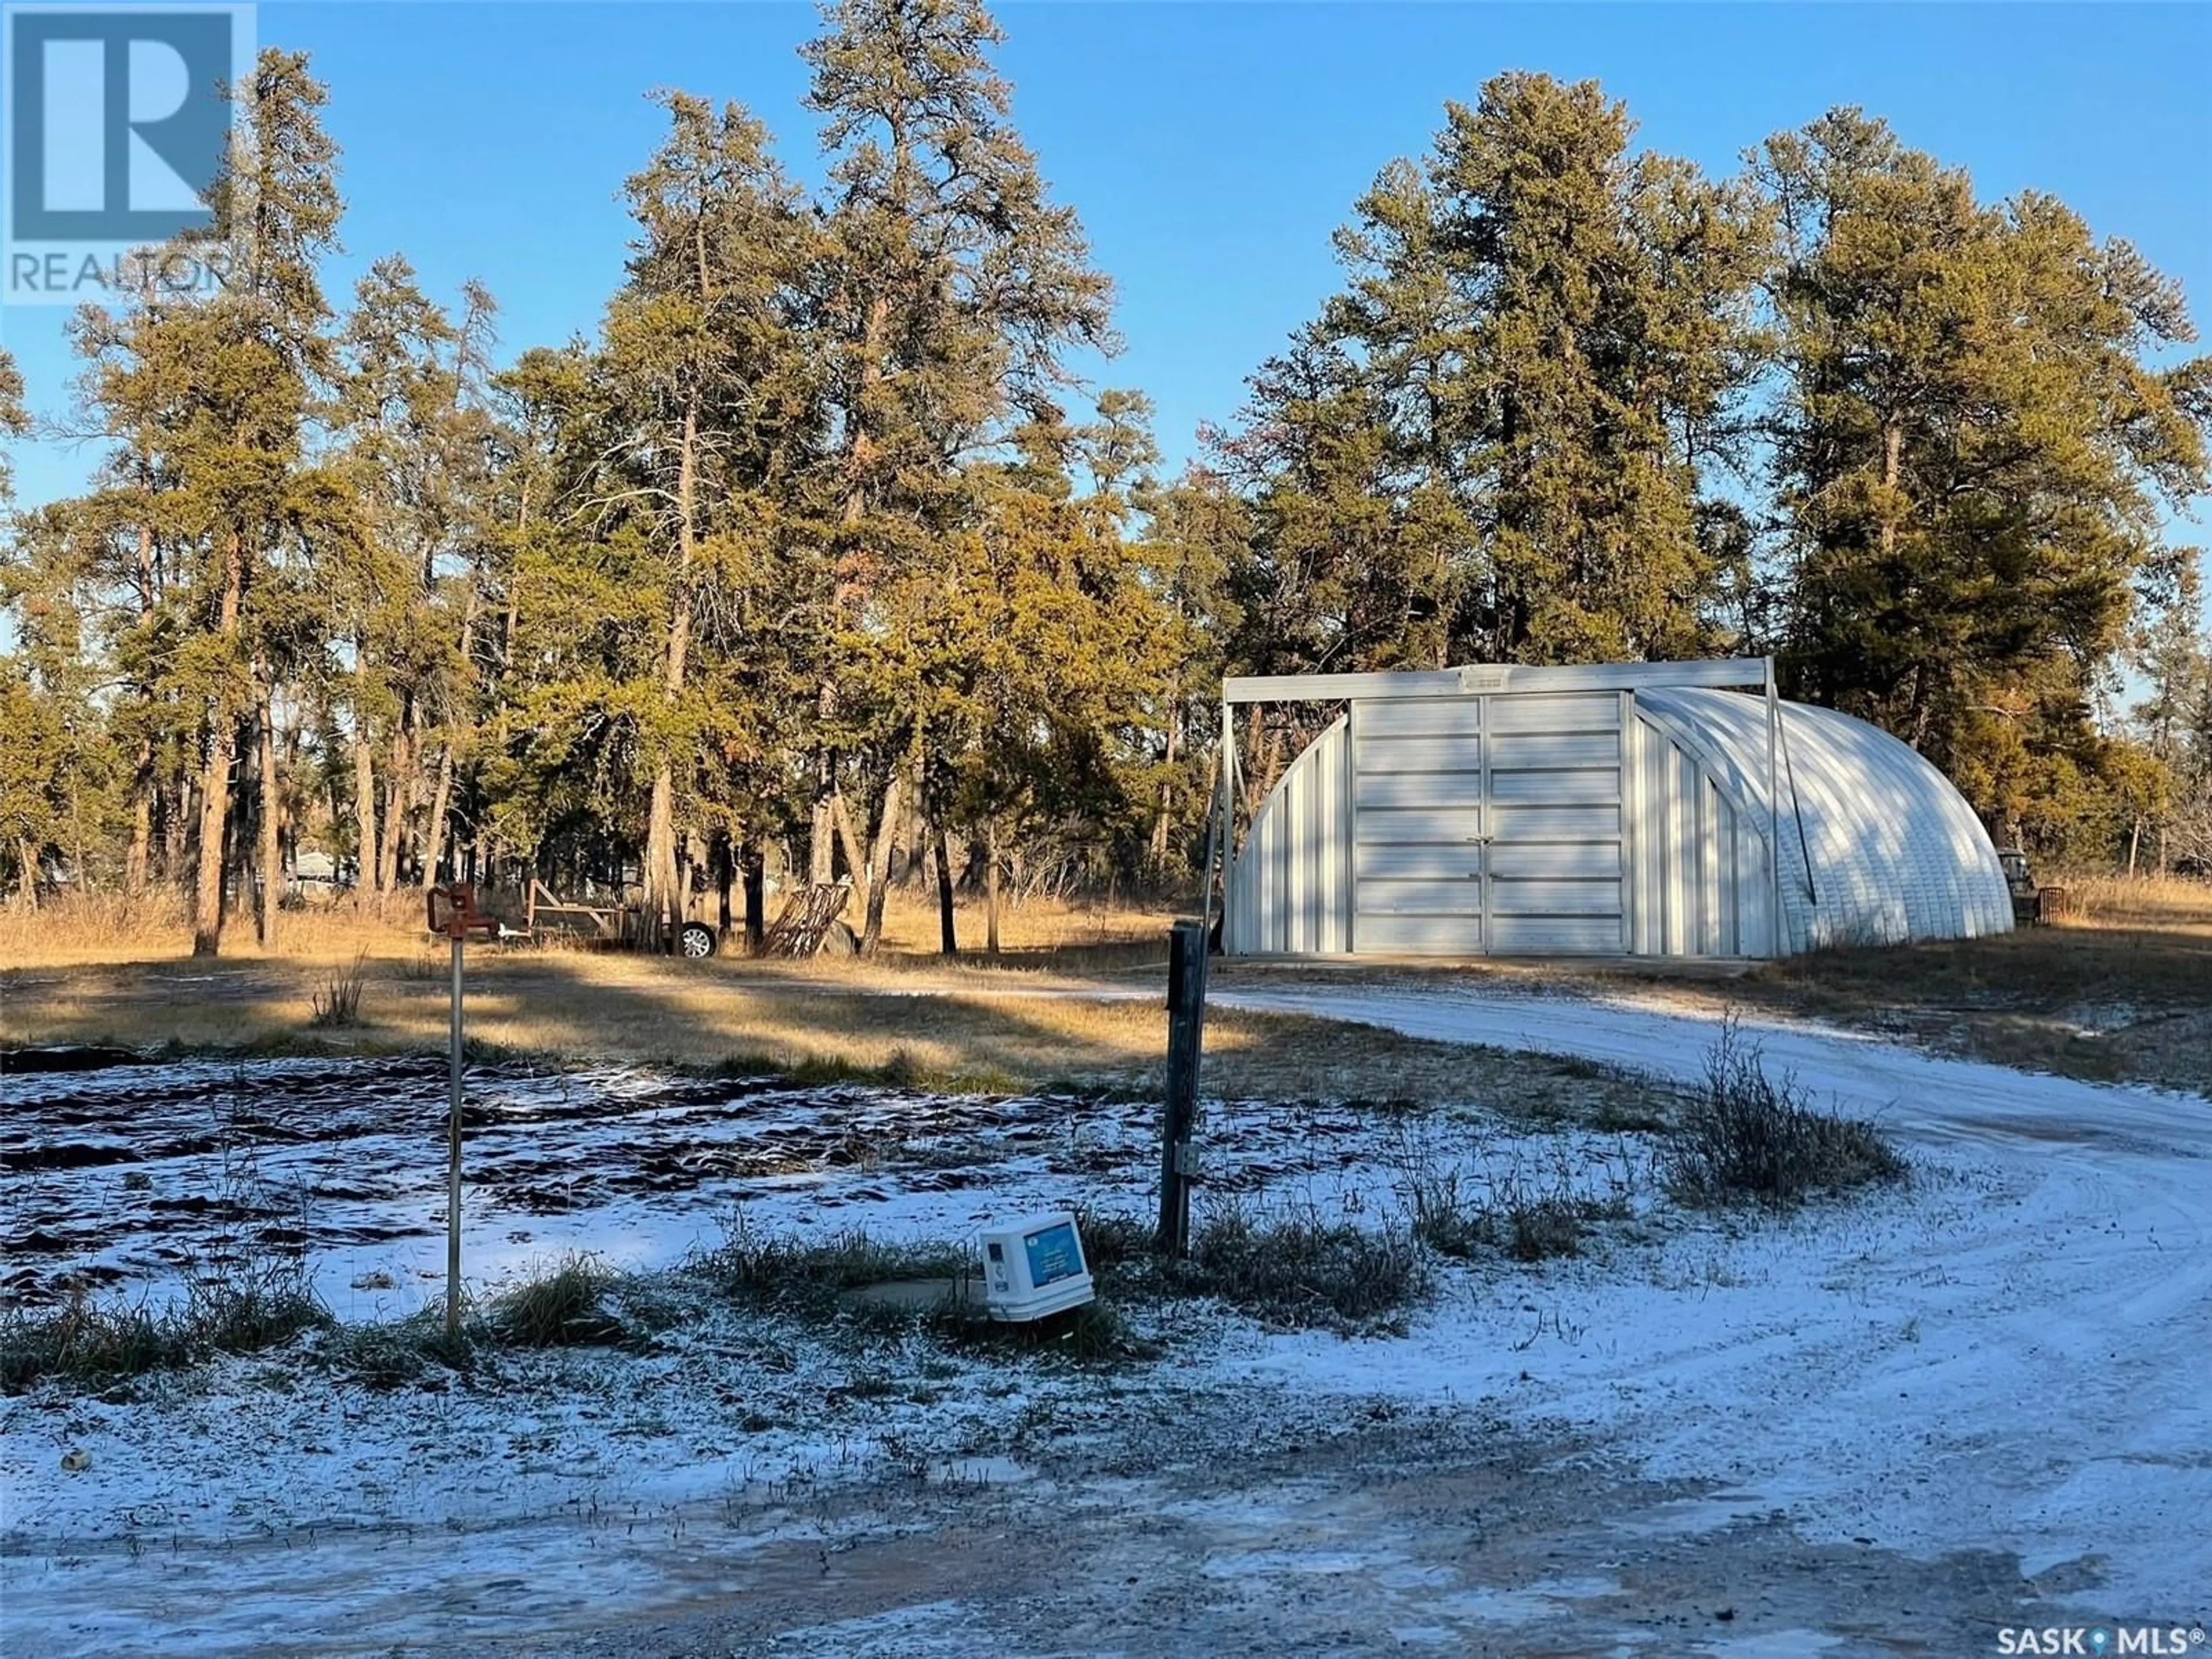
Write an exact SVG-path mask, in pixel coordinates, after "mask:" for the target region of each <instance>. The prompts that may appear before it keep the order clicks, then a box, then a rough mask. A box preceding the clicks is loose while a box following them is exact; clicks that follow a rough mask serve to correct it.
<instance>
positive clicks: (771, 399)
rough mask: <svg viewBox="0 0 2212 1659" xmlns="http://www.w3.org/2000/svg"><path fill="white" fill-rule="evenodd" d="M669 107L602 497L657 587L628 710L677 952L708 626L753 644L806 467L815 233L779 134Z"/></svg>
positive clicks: (622, 334)
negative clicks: (787, 513) (804, 342)
mask: <svg viewBox="0 0 2212 1659" xmlns="http://www.w3.org/2000/svg"><path fill="white" fill-rule="evenodd" d="M661 101H662V103H663V104H664V106H665V108H666V109H667V111H668V116H669V128H670V130H669V135H668V137H667V138H666V139H665V141H664V142H663V143H662V145H661V147H660V149H659V151H658V152H657V153H656V154H655V155H654V156H653V161H652V162H651V163H650V164H649V165H648V166H647V167H646V168H645V170H644V171H642V172H641V173H638V174H636V175H635V177H634V178H632V179H630V181H629V201H630V208H631V212H632V214H633V216H635V219H636V221H637V225H638V233H637V236H636V239H635V241H634V243H633V244H632V250H631V258H630V264H629V282H628V283H627V284H626V285H625V286H624V288H623V291H622V292H621V293H620V294H618V295H617V296H616V298H615V301H614V303H613V304H612V306H611V307H610V308H609V312H608V316H607V325H606V345H605V351H604V352H603V354H602V357H601V365H602V368H603V370H604V372H605V375H606V377H607V380H608V383H609V385H610V386H611V388H612V395H613V397H614V399H615V403H616V406H617V420H618V421H619V422H620V423H621V426H622V428H623V437H622V441H621V442H620V446H619V447H618V448H617V451H616V452H615V453H614V454H613V455H612V456H611V458H610V465H609V475H610V480H609V481H610V483H611V484H612V485H613V486H614V494H613V495H609V496H605V497H603V499H605V500H607V501H614V500H617V499H619V500H620V501H623V502H624V503H626V504H628V505H629V507H630V510H631V511H632V512H633V513H635V517H636V520H637V521H638V523H639V525H640V526H641V531H642V533H643V534H644V536H645V538H646V540H647V544H648V546H649V547H650V548H651V549H652V550H653V553H654V555H655V556H656V559H657V562H658V567H659V575H660V579H659V580H658V581H657V582H656V583H655V584H654V586H655V588H656V589H657V590H658V592H659V593H660V595H661V596H662V597H661V600H660V611H661V614H662V616H663V617H664V618H665V629H666V633H665V642H664V643H663V645H662V647H661V649H660V650H659V653H658V655H659V661H658V664H657V667H656V672H655V675H654V678H655V679H656V680H657V682H658V684H657V685H656V686H655V688H654V690H653V693H652V694H651V695H650V696H648V697H647V698H644V699H641V701H639V702H636V703H635V705H634V712H635V718H636V720H637V722H638V732H639V737H640V749H641V760H642V763H643V766H644V768H645V769H646V771H647V774H648V775H649V777H650V780H651V781H650V785H649V799H648V804H647V816H646V848H645V860H644V889H645V909H646V914H647V920H648V925H649V926H651V927H653V928H654V929H656V930H657V931H656V934H655V937H656V938H657V939H659V940H661V941H663V942H664V943H665V942H670V941H672V939H673V938H674V931H675V927H676V925H677V924H678V922H679V921H681V920H682V916H683V911H684V901H685V899H686V897H687V896H688V895H687V893H686V891H685V889H684V874H685V873H686V872H687V871H688V867H689V861H688V860H686V861H684V867H683V868H679V861H678V837H679V834H680V833H681V832H682V831H683V830H684V829H686V828H687V827H690V828H696V827H698V826H697V824H696V820H695V822H694V823H691V824H690V825H688V826H687V824H686V823H685V822H684V819H685V818H686V817H692V816H693V814H692V813H691V812H690V811H687V810H686V809H687V808H690V807H693V806H695V805H696V801H697V799H698V795H699V776H700V774H701V772H702V767H703V765H704V761H705V755H704V750H703V741H702V740H703V738H704V736H705V732H706V728H707V726H708V724H710V723H711V721H712V720H713V718H714V708H713V705H711V704H708V703H707V702H704V701H703V700H702V698H701V697H700V696H699V695H698V691H699V685H698V678H699V677H698V665H697V664H696V662H695V660H694V658H695V653H696V648H697V646H698V644H699V643H700V642H701V641H700V640H699V637H698V635H699V633H700V629H701V624H702V623H705V624H707V626H708V629H710V630H712V632H713V633H714V635H715V636H716V637H715V639H714V641H713V643H714V644H717V645H720V646H722V647H726V648H729V649H733V650H736V651H738V652H743V651H744V649H745V648H746V647H747V645H748V643H749V641H748V640H747V639H746V637H745V635H746V634H747V632H748V629H747V626H746V613H747V612H748V611H750V609H751V608H752V607H751V604H750V600H751V596H752V595H754V594H756V593H757V592H758V591H759V590H760V589H761V587H762V586H763V582H764V579H765V577H766V575H767V573H768V571H769V568H770V567H771V565H772V563H773V562H774V561H775V556H776V554H777V550H778V548H779V546H780V544H781V536H782V534H783V532H782V528H781V520H782V516H783V510H784V502H783V501H782V499H781V497H782V495H783V492H784V491H785V490H786V489H787V485H788V481H789V479H790V478H791V477H792V476H793V473H794V472H795V471H798V470H799V468H801V467H802V466H803V465H804V464H805V462H806V461H807V460H808V459H809V458H810V453H811V443H812V441H813V433H812V431H811V425H812V419H813V416H812V394H811V386H810V385H809V382H808V376H807V370H806V367H805V364H804V362H802V361H801V360H800V359H799V356H798V353H797V349H796V345H795V342H794V337H793V335H794V326H795V307H796V303H797V301H796V296H797V293H798V283H799V276H800V273H801V261H802V259H803V258H804V256H805V252H806V231H805V225H804V223H803V222H802V220H801V218H800V216H799V210H798V203H797V196H796V192H795V191H794V190H793V187H792V185H790V184H789V183H788V182H787V180H786V179H785V178H784V176H783V174H782V173H781V169H779V168H778V167H777V166H776V164H775V161H774V160H773V158H772V157H771V156H770V155H769V149H768V133H767V130H766V129H765V128H764V127H763V126H762V125H761V124H760V123H759V122H758V121H757V120H755V119H754V118H752V117H751V116H750V115H748V114H747V113H746V112H744V110H742V109H740V108H738V106H735V105H727V106H724V107H723V108H722V109H721V110H720V112H717V111H715V110H714V108H713V107H712V106H709V105H708V104H707V103H705V102H703V101H702V100H698V99H696V98H691V97H689V96H686V95H684V94H665V95H664V96H663V98H662V100H661ZM720 690H722V692H723V693H724V694H725V695H727V694H728V693H729V692H730V691H731V690H732V685H731V683H730V682H729V681H728V680H727V679H726V678H724V679H723V680H722V681H721V684H720ZM679 795H680V796H682V797H683V799H679Z"/></svg>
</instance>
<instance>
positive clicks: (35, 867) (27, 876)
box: [15, 836, 39, 910]
mask: <svg viewBox="0 0 2212 1659" xmlns="http://www.w3.org/2000/svg"><path fill="white" fill-rule="evenodd" d="M15 893H16V896H18V897H19V898H21V900H22V901H23V908H25V909H27V910H35V909H37V908H39V846H38V843H37V842H34V841H33V840H32V839H31V838H30V837H29V836H17V837H16V840H15Z"/></svg>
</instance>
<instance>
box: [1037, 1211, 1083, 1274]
mask: <svg viewBox="0 0 2212 1659" xmlns="http://www.w3.org/2000/svg"><path fill="white" fill-rule="evenodd" d="M1022 1244H1023V1247H1024V1249H1027V1250H1028V1252H1029V1258H1030V1284H1032V1285H1036V1286H1037V1287H1038V1288H1039V1289H1042V1288H1043V1287H1044V1286H1045V1285H1049V1284H1051V1283H1052V1282H1053V1280H1054V1279H1073V1278H1074V1277H1075V1276H1076V1275H1077V1274H1079V1273H1081V1272H1082V1271H1083V1247H1082V1246H1081V1245H1079V1244H1078V1243H1076V1242H1075V1229H1074V1228H1073V1227H1071V1226H1069V1225H1067V1223H1066V1222H1065V1221H1063V1222H1061V1223H1060V1224H1059V1225H1057V1226H1052V1227H1047V1228H1045V1229H1044V1230H1043V1231H1041V1232H1034V1233H1030V1234H1028V1235H1027V1236H1025V1237H1024V1238H1023V1240H1022Z"/></svg>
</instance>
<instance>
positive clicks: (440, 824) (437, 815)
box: [422, 738, 459, 882]
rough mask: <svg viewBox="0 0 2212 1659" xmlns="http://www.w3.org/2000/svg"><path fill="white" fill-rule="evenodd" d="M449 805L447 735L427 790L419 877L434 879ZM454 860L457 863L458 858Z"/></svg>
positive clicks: (450, 773) (442, 858)
mask: <svg viewBox="0 0 2212 1659" xmlns="http://www.w3.org/2000/svg"><path fill="white" fill-rule="evenodd" d="M452 810H453V740H452V739H451V738H447V740H446V742H445V743H444V744H441V745H440V747H439V750H438V784H437V787H436V788H435V789H434V790H432V791H431V793H430V821H429V823H428V826H427V828H428V831H429V836H430V839H429V842H428V845H427V846H426V847H425V848H424V849H423V854H422V879H423V880H424V881H425V882H435V881H436V880H437V879H438V866H440V865H441V864H442V863H444V862H445V860H446V848H447V845H448V837H447V834H446V815H447V813H448V812H449V811H452ZM455 862H456V863H457V864H458V863H459V860H455Z"/></svg>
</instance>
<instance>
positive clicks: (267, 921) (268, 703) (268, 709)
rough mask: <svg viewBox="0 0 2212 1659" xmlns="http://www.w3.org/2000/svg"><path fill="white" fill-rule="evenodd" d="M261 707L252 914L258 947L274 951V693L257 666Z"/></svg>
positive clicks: (278, 877) (277, 872)
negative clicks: (257, 887) (257, 872)
mask: <svg viewBox="0 0 2212 1659" xmlns="http://www.w3.org/2000/svg"><path fill="white" fill-rule="evenodd" d="M255 678H257V679H258V681H259V682H260V690H261V696H260V707H259V708H258V710H256V719H255V721H254V725H255V727H256V732H257V737H258V748H259V750H260V759H261V801H260V817H261V835H260V843H261V848H260V850H261V907H260V908H259V910H258V911H257V912H256V913H255V920H256V921H257V923H258V930H259V931H258V939H259V941H260V945H261V948H262V949H263V950H264V951H273V950H275V949H276V910H277V903H278V901H279V900H280V899H281V898H282V897H283V881H284V866H283V860H282V855H281V848H280V844H279V842H278V836H280V835H281V834H282V832H283V822H282V819H281V813H282V811H283V808H282V806H281V805H280V804H279V801H278V798H277V793H276V688H275V687H274V686H273V685H272V684H270V680H271V678H273V676H271V675H270V673H269V672H268V671H267V669H266V668H265V667H262V666H258V667H257V672H256V675H255Z"/></svg>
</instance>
